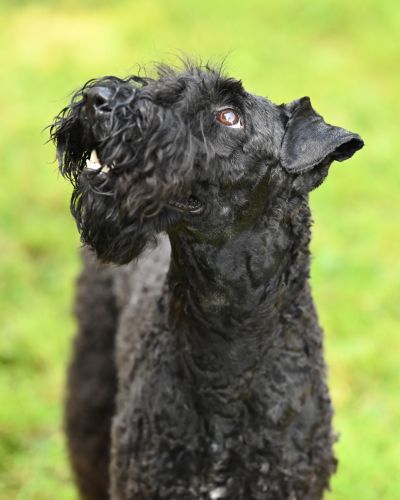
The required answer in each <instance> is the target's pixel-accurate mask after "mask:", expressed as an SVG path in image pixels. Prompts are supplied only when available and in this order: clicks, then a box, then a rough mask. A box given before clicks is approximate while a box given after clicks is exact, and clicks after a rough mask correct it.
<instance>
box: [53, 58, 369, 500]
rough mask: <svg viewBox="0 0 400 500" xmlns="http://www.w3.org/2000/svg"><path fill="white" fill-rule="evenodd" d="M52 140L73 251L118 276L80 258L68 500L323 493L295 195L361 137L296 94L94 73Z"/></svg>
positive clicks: (322, 401) (323, 446) (235, 499)
mask: <svg viewBox="0 0 400 500" xmlns="http://www.w3.org/2000/svg"><path fill="white" fill-rule="evenodd" d="M90 96H91V97H90ZM93 96H94V97H93ZM223 108H229V109H231V110H234V113H236V116H237V117H240V123H239V125H242V126H238V127H236V128H234V127H230V126H227V125H226V124H225V125H224V124H223V123H221V122H220V121H219V119H218V117H219V112H220V110H221V109H223ZM51 136H52V138H53V140H54V141H55V142H56V144H57V151H58V159H59V162H60V170H61V173H62V174H63V175H65V176H66V177H67V178H69V179H70V180H71V182H72V184H73V186H74V192H73V195H72V203H71V208H72V213H73V215H74V217H75V218H76V220H77V224H78V229H79V231H80V234H81V238H82V241H83V243H84V244H85V245H87V246H88V247H89V248H90V249H92V250H93V251H94V253H95V254H96V255H97V257H98V258H99V259H100V260H101V261H103V262H109V263H114V264H126V265H121V266H119V267H113V266H109V265H105V266H104V265H103V266H102V267H96V266H95V264H94V263H93V258H92V257H90V256H87V257H86V259H85V262H86V264H85V270H84V272H83V275H82V277H81V281H80V285H79V289H80V292H79V294H78V299H77V308H78V311H79V314H78V317H79V321H80V333H79V335H78V338H77V342H76V345H75V355H74V361H73V363H72V365H71V369H70V377H69V388H68V404H67V433H68V439H69V446H70V455H71V461H72V464H73V467H74V470H75V473H76V476H77V480H78V484H79V486H80V489H81V493H82V496H83V498H86V499H91V500H94V499H101V498H109V496H110V497H111V498H112V499H113V500H141V499H143V500H145V499H146V500H147V499H154V500H156V499H162V498H164V499H172V500H189V499H196V500H198V499H204V500H205V499H230V500H239V499H246V500H251V499H254V500H261V499H271V500H272V499H274V500H277V499H291V500H295V499H298V500H300V499H301V500H303V499H309V500H317V499H320V498H322V495H323V491H324V490H325V489H326V488H327V487H328V485H329V477H330V475H331V474H332V473H333V472H334V471H335V468H336V460H335V458H334V456H333V453H332V444H333V442H334V435H333V433H332V429H331V418H332V408H331V403H330V398H329V392H328V389H327V386H326V381H325V377H326V375H325V364H324V360H323V348H322V333H321V330H320V328H319V326H318V320H317V315H316V312H315V310H314V306H313V301H312V297H311V292H310V288H309V284H308V279H309V261H310V257H309V242H310V224H311V222H310V211H309V208H308V193H309V191H310V190H312V189H314V188H315V187H317V186H318V185H319V184H320V183H321V182H322V181H323V179H324V178H325V177H326V175H327V173H328V169H329V166H330V164H331V163H332V161H333V160H338V161H342V160H345V159H347V158H349V157H350V156H352V155H353V153H354V152H355V151H357V150H358V149H360V148H361V147H362V146H363V142H362V140H361V139H360V137H359V136H358V135H357V134H353V133H351V132H348V131H346V130H344V129H341V128H339V127H333V126H331V125H327V124H326V123H325V122H324V120H323V119H322V117H321V116H320V115H318V114H317V113H316V112H315V111H314V110H313V108H312V107H311V104H310V101H309V99H308V98H302V99H299V100H296V101H293V102H292V103H290V104H284V105H280V106H277V105H275V104H273V103H272V102H270V101H268V100H267V99H265V98H263V97H258V96H255V95H252V94H249V93H248V92H246V91H245V90H244V88H243V86H242V84H241V83H240V82H239V81H237V80H234V79H231V78H226V77H225V76H223V75H222V74H221V71H219V70H217V69H213V68H210V67H197V66H194V65H190V64H189V65H187V66H186V67H185V68H184V69H183V70H182V71H174V70H172V69H170V68H167V67H165V66H161V67H159V69H158V76H157V78H155V79H151V78H147V77H129V78H127V79H125V80H121V79H119V78H115V77H105V78H102V79H99V80H92V81H91V82H89V83H88V84H86V85H85V86H84V87H83V88H82V89H81V90H79V91H78V92H77V93H76V94H75V96H74V98H73V99H72V102H71V104H70V105H69V106H68V107H67V108H65V109H64V110H63V111H62V112H61V114H60V115H59V116H58V117H57V118H56V120H55V122H54V124H53V126H52V128H51ZM93 149H95V150H96V151H97V153H98V156H99V158H100V163H101V165H102V166H100V165H99V168H98V169H95V170H93V169H89V168H87V167H86V166H85V164H86V160H87V159H88V158H89V156H90V153H91V151H92V150H93ZM105 166H107V168H106V167H105ZM164 232H166V233H167V235H168V238H169V241H170V247H171V250H170V249H169V243H168V241H167V239H166V238H165V237H164V236H163V235H162V234H161V235H160V233H164ZM157 235H159V236H157ZM157 241H158V246H157V248H155V249H154V250H153V251H151V252H150V251H147V250H146V251H145V249H146V247H147V246H148V245H149V244H151V243H153V244H154V243H157ZM170 252H171V255H170ZM139 255H140V258H138V256H139ZM114 356H115V357H114ZM116 379H118V388H116V385H115V384H116V382H115V380H116ZM111 419H112V431H111V436H110V434H109V432H110V422H111ZM110 452H111V460H110V463H109V453H110ZM99 464H100V465H99ZM108 466H109V471H110V479H108V475H107V473H106V472H104V471H105V470H108ZM99 473H100V477H99ZM96 477H97V479H96Z"/></svg>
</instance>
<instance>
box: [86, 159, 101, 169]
mask: <svg viewBox="0 0 400 500" xmlns="http://www.w3.org/2000/svg"><path fill="white" fill-rule="evenodd" d="M86 168H87V169H88V170H98V169H99V168H101V165H100V164H99V163H93V162H92V161H90V160H86Z"/></svg>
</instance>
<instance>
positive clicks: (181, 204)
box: [168, 195, 204, 215]
mask: <svg viewBox="0 0 400 500" xmlns="http://www.w3.org/2000/svg"><path fill="white" fill-rule="evenodd" d="M168 207H169V208H171V209H173V210H176V211H178V212H183V213H188V214H192V215H200V214H201V213H203V211H204V205H203V204H202V203H201V201H200V200H198V199H197V198H196V197H195V196H193V195H190V196H187V197H182V198H176V199H173V200H170V201H169V202H168Z"/></svg>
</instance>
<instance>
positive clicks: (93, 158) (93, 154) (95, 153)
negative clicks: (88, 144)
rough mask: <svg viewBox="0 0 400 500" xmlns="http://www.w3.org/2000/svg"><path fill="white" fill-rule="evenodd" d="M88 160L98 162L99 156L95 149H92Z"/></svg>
mask: <svg viewBox="0 0 400 500" xmlns="http://www.w3.org/2000/svg"><path fill="white" fill-rule="evenodd" d="M90 161H91V162H92V163H98V164H100V160H99V157H98V156H97V152H96V150H95V149H93V151H92V153H91V154H90Z"/></svg>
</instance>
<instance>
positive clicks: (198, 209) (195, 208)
mask: <svg viewBox="0 0 400 500" xmlns="http://www.w3.org/2000/svg"><path fill="white" fill-rule="evenodd" d="M85 170H88V171H90V172H102V173H103V174H107V173H108V172H110V170H112V165H111V166H109V165H102V164H101V163H100V160H99V157H98V155H97V151H96V150H95V149H93V150H92V152H91V154H90V158H88V159H87V160H86V167H85ZM168 207H170V208H173V209H174V210H178V211H179V212H186V213H190V214H196V215H197V214H201V213H202V212H203V210H204V206H203V204H202V203H201V201H200V200H198V199H197V198H196V197H195V196H193V195H189V196H187V197H182V198H176V199H173V200H170V201H169V202H168Z"/></svg>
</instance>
